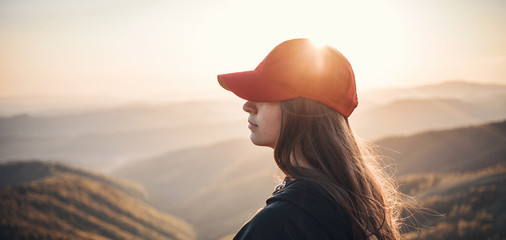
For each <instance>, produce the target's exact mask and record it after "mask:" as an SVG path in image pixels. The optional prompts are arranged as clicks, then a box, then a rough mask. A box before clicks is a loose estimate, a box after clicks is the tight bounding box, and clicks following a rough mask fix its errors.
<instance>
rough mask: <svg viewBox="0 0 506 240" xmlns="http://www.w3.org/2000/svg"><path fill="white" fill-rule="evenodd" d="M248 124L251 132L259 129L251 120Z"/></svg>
mask: <svg viewBox="0 0 506 240" xmlns="http://www.w3.org/2000/svg"><path fill="white" fill-rule="evenodd" d="M248 123H249V125H248V128H249V129H250V130H254V129H256V128H258V125H256V124H255V123H252V122H251V121H249V120H248Z"/></svg>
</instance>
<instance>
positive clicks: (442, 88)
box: [359, 80, 506, 105]
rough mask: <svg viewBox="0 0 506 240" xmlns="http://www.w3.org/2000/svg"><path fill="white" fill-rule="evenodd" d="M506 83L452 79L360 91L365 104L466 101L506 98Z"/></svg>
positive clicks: (361, 100) (360, 97) (361, 99)
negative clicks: (446, 100) (405, 101)
mask: <svg viewBox="0 0 506 240" xmlns="http://www.w3.org/2000/svg"><path fill="white" fill-rule="evenodd" d="M505 97H506V85H505V84H503V85H500V84H482V83H474V82H469V81H465V80H452V81H446V82H442V83H436V84H428V85H422V86H417V87H409V88H388V89H374V90H368V91H364V92H361V93H360V96H359V100H360V102H361V103H362V102H363V103H364V104H365V105H385V104H388V103H392V102H395V101H399V100H406V99H458V100H462V101H465V102H476V101H478V102H480V101H489V102H490V101H491V100H494V99H505Z"/></svg>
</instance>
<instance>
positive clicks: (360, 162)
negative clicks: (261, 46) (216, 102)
mask: <svg viewBox="0 0 506 240" xmlns="http://www.w3.org/2000/svg"><path fill="white" fill-rule="evenodd" d="M218 81H219V83H220V85H221V86H222V87H224V88H225V89H227V90H230V91H232V92H233V93H234V94H236V95H237V96H239V97H241V98H243V99H246V100H247V102H246V103H245V104H244V106H243V109H244V111H246V112H247V113H249V118H248V122H249V126H248V127H249V129H250V130H251V135H250V139H251V141H252V142H253V144H255V145H259V146H268V147H271V148H273V149H274V159H275V161H276V164H277V165H278V167H279V168H280V169H281V170H282V171H283V172H284V173H285V174H286V178H285V181H284V183H283V184H280V185H278V186H277V187H276V189H275V191H274V193H273V195H272V196H271V197H270V198H269V199H267V202H266V203H267V204H266V206H265V207H264V208H263V209H262V210H261V211H259V212H258V213H257V214H256V215H255V216H254V217H253V218H252V219H251V220H250V221H249V222H248V223H246V224H245V225H244V226H243V227H242V229H241V230H240V231H239V232H238V233H237V234H236V236H235V237H234V239H237V240H242V239H318V240H322V239H364V240H365V239H399V231H398V224H397V217H398V210H397V206H396V199H397V196H398V194H397V192H396V190H395V188H394V187H393V184H392V182H391V181H390V180H389V178H387V177H385V175H384V174H383V172H382V171H381V169H380V168H379V166H378V165H377V164H376V162H375V160H374V158H373V157H370V156H368V155H367V154H366V151H365V150H364V149H363V148H361V147H360V146H359V144H357V142H356V140H355V137H354V135H353V133H352V131H351V129H350V126H349V124H348V117H349V116H350V114H351V113H352V112H353V110H354V109H355V107H356V106H357V104H358V100H357V94H356V88H355V78H354V74H353V70H352V68H351V65H350V63H349V62H348V60H347V59H346V58H345V57H344V56H343V55H342V54H341V53H340V52H338V51H337V50H336V49H334V48H331V47H328V46H325V47H320V48H319V47H315V46H314V45H313V44H312V43H311V42H310V41H309V40H308V39H293V40H288V41H285V42H283V43H281V44H279V45H278V46H276V47H275V48H274V49H273V50H272V51H271V52H270V53H269V54H268V55H267V57H266V58H265V59H264V60H263V61H262V62H261V63H260V64H259V65H258V67H257V68H256V69H255V70H253V71H245V72H238V73H229V74H222V75H218Z"/></svg>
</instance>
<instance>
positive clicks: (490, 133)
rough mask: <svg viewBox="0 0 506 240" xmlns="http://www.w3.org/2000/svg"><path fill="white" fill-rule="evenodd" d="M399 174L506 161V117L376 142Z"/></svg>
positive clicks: (474, 166) (479, 167)
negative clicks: (505, 119) (483, 123)
mask: <svg viewBox="0 0 506 240" xmlns="http://www.w3.org/2000/svg"><path fill="white" fill-rule="evenodd" d="M376 143H377V144H378V145H379V146H381V147H382V154H383V155H384V156H386V157H388V158H391V159H395V161H396V162H397V174H398V175H402V174H408V173H422V172H428V173H430V172H455V171H473V170H476V169H482V168H486V167H490V166H494V165H496V164H498V163H503V164H504V163H506V121H502V122H497V123H490V124H485V125H479V126H472V127H466V128H457V129H450V130H444V131H430V132H425V133H420V134H416V135H413V136H407V137H389V138H384V139H381V140H379V141H377V142H376Z"/></svg>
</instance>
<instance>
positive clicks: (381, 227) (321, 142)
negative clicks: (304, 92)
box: [274, 97, 399, 240]
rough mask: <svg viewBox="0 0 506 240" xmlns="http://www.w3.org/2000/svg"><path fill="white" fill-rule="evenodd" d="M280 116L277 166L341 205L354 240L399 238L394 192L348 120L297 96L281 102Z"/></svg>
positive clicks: (327, 108)
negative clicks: (316, 185) (320, 187)
mask: <svg viewBox="0 0 506 240" xmlns="http://www.w3.org/2000/svg"><path fill="white" fill-rule="evenodd" d="M281 116H282V123H281V131H280V135H279V138H278V140H277V143H276V147H275V149H274V158H275V160H276V164H277V165H278V167H279V168H280V169H281V170H282V171H283V172H284V173H285V174H286V175H287V176H288V177H290V178H294V179H306V180H309V181H313V182H316V183H318V184H320V185H321V186H322V187H323V188H324V189H325V190H326V191H327V192H328V193H329V194H330V195H331V196H332V198H333V199H334V200H335V204H336V205H338V206H339V207H340V208H341V209H343V211H344V213H345V216H344V217H346V218H348V219H347V220H348V222H350V223H351V226H352V229H353V235H354V239H359V240H362V239H363V240H368V239H399V230H398V223H397V219H398V215H399V212H398V210H397V209H398V208H397V203H398V201H397V199H398V196H399V195H398V193H397V191H396V188H395V187H394V184H393V181H391V180H390V178H389V177H388V176H387V175H386V174H384V171H383V170H382V169H381V168H380V167H379V165H378V163H377V161H376V160H375V158H374V157H373V156H372V155H369V154H366V153H365V150H364V149H363V148H362V147H361V146H359V144H358V143H357V141H356V139H355V137H354V135H353V133H352V131H351V128H350V126H349V123H348V119H347V118H346V117H344V116H343V115H341V114H340V113H338V112H336V111H335V110H333V109H332V108H330V107H328V106H326V105H324V104H322V103H320V102H317V101H313V100H309V99H306V98H301V97H299V98H294V99H291V100H286V101H282V102H281ZM295 156H302V157H303V158H304V159H305V163H303V164H306V165H309V167H302V166H301V165H303V164H302V163H301V162H300V159H299V161H297V159H296V157H295Z"/></svg>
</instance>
